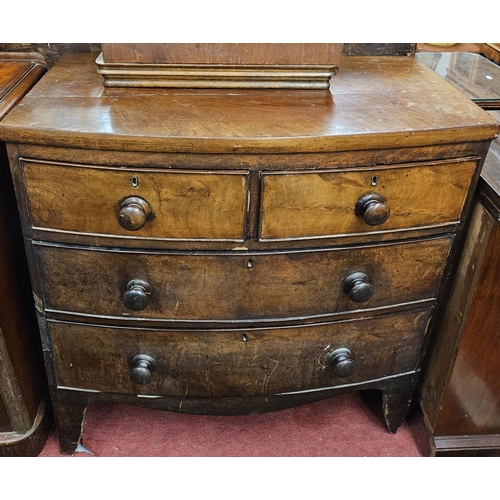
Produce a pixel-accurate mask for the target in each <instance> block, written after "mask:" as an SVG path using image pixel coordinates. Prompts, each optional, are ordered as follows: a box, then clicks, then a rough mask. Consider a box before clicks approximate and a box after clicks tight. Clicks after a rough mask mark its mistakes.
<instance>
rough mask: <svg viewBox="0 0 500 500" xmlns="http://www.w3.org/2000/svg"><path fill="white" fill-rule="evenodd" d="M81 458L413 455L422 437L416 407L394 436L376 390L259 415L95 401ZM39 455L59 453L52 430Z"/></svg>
mask: <svg viewBox="0 0 500 500" xmlns="http://www.w3.org/2000/svg"><path fill="white" fill-rule="evenodd" d="M83 445H84V447H85V448H86V449H87V450H88V451H82V452H79V453H75V456H85V457H92V456H97V457H420V456H429V454H430V447H429V435H428V432H427V430H426V427H425V424H424V422H423V417H422V414H421V413H420V410H419V409H418V407H417V408H416V409H415V408H412V410H411V411H410V413H409V416H408V417H407V419H406V421H405V422H403V425H402V426H401V427H400V429H399V430H398V432H397V433H396V434H390V433H389V432H388V431H387V429H386V427H385V424H384V422H383V416H382V406H381V398H380V393H379V392H378V391H370V392H368V391H367V392H365V393H354V394H346V395H342V396H338V397H336V398H331V399H328V400H324V401H318V402H316V403H312V404H308V405H304V406H300V407H296V408H292V409H288V410H282V411H279V412H273V413H267V414H262V415H244V416H231V417H221V416H207V415H187V414H181V413H172V412H164V411H160V410H150V409H144V408H139V407H135V406H128V405H118V404H95V405H91V406H90V407H89V408H88V409H87V412H86V415H85V420H84V431H83ZM40 456H41V457H55V456H61V455H60V453H59V447H58V443H57V438H56V434H55V433H54V432H52V433H51V435H50V436H49V439H48V441H47V443H46V445H45V447H44V449H43V450H42V453H41V454H40Z"/></svg>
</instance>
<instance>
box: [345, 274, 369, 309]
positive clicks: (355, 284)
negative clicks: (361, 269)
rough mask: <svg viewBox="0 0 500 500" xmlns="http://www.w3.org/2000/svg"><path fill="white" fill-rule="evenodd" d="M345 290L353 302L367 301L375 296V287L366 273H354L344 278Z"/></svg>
mask: <svg viewBox="0 0 500 500" xmlns="http://www.w3.org/2000/svg"><path fill="white" fill-rule="evenodd" d="M344 292H345V293H347V294H349V298H350V299H351V300H352V301H353V302H357V303H360V304H361V303H363V302H367V301H368V300H370V299H371V298H372V297H373V293H374V292H375V287H374V286H373V285H372V284H371V283H370V278H368V276H367V275H366V274H365V273H352V274H350V275H349V276H347V278H346V279H345V280H344Z"/></svg>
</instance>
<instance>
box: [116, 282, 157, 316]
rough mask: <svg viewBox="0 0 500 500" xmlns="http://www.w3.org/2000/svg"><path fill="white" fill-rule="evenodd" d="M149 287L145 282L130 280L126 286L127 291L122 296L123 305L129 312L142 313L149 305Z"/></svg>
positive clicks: (150, 290)
mask: <svg viewBox="0 0 500 500" xmlns="http://www.w3.org/2000/svg"><path fill="white" fill-rule="evenodd" d="M151 292H152V289H151V285H150V284H149V283H147V282H146V281H142V280H132V281H129V282H128V284H127V291H126V292H125V293H124V294H123V297H122V302H123V305H124V306H125V307H126V308H127V309H130V310H131V311H142V310H143V309H145V308H146V307H147V306H148V304H149V298H150V297H151Z"/></svg>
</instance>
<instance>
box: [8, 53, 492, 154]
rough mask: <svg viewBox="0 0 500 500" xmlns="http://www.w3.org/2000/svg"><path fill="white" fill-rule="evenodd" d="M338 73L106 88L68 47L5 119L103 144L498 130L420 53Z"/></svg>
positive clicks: (330, 141)
mask: <svg viewBox="0 0 500 500" xmlns="http://www.w3.org/2000/svg"><path fill="white" fill-rule="evenodd" d="M366 74H370V78H366ZM335 78H336V81H335V91H334V93H333V95H332V93H331V92H328V91H324V92H323V91H291V90H290V91H281V92H266V91H256V90H246V91H239V92H228V91H224V90H220V91H204V90H200V91H195V90H191V91H189V90H186V91H177V90H169V89H165V90H155V89H151V90H150V89H148V90H142V91H139V92H135V91H134V92H127V91H129V90H130V89H121V92H120V89H112V90H107V89H105V88H104V87H103V84H102V78H101V76H100V75H98V74H97V73H96V71H95V66H94V61H93V59H92V56H89V55H88V54H68V55H65V56H62V57H61V58H60V59H59V60H58V63H57V65H56V66H54V68H53V70H52V71H50V72H49V73H47V75H46V76H45V77H44V78H43V79H42V80H41V81H40V82H39V84H38V85H37V86H36V88H35V89H34V90H33V91H32V92H31V93H30V95H29V96H27V97H26V98H25V99H24V101H23V105H22V106H17V107H16V109H15V110H13V111H12V113H10V114H9V116H8V117H7V118H6V119H5V120H4V122H3V123H2V125H1V126H0V138H3V139H4V140H6V141H9V142H10V141H15V142H24V143H30V144H44V145H51V146H63V147H78V148H86V149H94V150H95V149H104V150H118V151H150V152H154V151H156V152H159V151H163V152H168V151H171V152H174V151H175V152H178V153H180V152H189V153H216V152H220V153H229V152H233V153H246V152H251V153H265V154H269V153H278V152H282V153H284V152H289V153H299V152H303V153H317V152H318V151H322V152H328V151H360V150H372V149H387V148H389V149H390V148H395V147H413V146H430V145H439V144H454V143H460V142H464V141H465V142H467V141H477V140H488V138H489V139H491V138H493V137H494V136H495V135H496V134H497V132H498V124H497V122H496V121H494V120H493V119H492V118H491V117H490V116H488V115H487V114H486V113H485V112H484V111H483V110H481V109H479V108H477V107H471V103H470V100H469V99H468V98H467V97H465V96H463V95H462V94H461V93H460V92H459V91H458V90H455V89H452V88H451V87H450V85H449V84H448V83H446V82H444V81H442V79H440V78H439V77H438V76H436V75H435V73H434V72H433V71H432V70H431V69H429V68H427V67H426V66H425V65H423V64H421V63H419V62H417V61H415V60H414V59H413V58H395V57H351V58H348V59H347V60H346V61H345V64H344V65H343V66H342V71H341V72H339V74H338V75H337V76H336V77H335ZM63 82H64V83H63ZM430 86H432V96H433V98H432V99H429V87H430ZM436 102H438V103H439V111H436V107H435V103H436ZM158 110H162V111H161V112H159V111H158ZM132 124H133V125H132ZM456 127H460V132H461V133H457V128H456Z"/></svg>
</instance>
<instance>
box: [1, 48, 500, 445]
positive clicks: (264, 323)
mask: <svg viewBox="0 0 500 500" xmlns="http://www.w3.org/2000/svg"><path fill="white" fill-rule="evenodd" d="M497 132H498V124H497V123H496V121H495V120H494V119H492V118H491V117H490V116H489V115H488V114H487V113H485V112H484V111H482V110H481V109H479V108H478V107H477V106H475V105H474V104H472V103H471V102H470V101H469V100H468V99H467V98H465V97H464V96H462V95H461V94H460V93H459V92H457V91H455V90H454V89H453V88H452V87H450V85H448V84H447V83H446V82H444V81H441V80H440V79H438V78H436V76H435V75H434V74H433V72H432V71H431V70H430V69H428V68H426V67H425V66H424V65H422V64H420V63H419V62H417V61H415V60H414V59H413V58H397V57H371V58H365V57H352V58H346V59H345V60H344V62H343V65H342V70H341V71H340V73H339V75H338V76H337V77H336V85H335V92H334V94H333V96H332V93H331V92H330V91H327V90H325V91H302V90H297V91H285V90H282V91H262V90H240V91H237V92H235V91H231V92H228V91H225V90H211V91H203V90H193V89H190V90H173V89H148V90H145V89H140V90H137V89H134V90H131V89H118V88H117V89H110V88H105V87H104V86H103V82H102V79H101V77H100V75H98V74H97V73H96V71H95V64H94V61H93V57H92V56H87V55H70V56H63V57H61V58H60V59H59V61H58V62H57V64H56V65H55V66H54V67H53V68H52V70H51V71H49V72H48V73H47V75H46V76H45V77H44V79H43V80H42V81H41V82H40V83H39V84H38V85H37V86H36V88H35V90H34V91H33V92H32V93H31V94H30V95H29V96H28V97H27V98H26V99H25V100H24V101H23V103H22V105H21V106H18V107H17V108H16V109H15V110H14V111H13V112H12V113H11V114H10V115H9V117H8V119H7V120H6V121H5V122H4V123H3V124H2V125H1V126H0V136H1V137H3V138H4V139H5V140H7V141H8V143H9V146H8V147H9V155H10V162H11V168H12V173H13V175H14V178H15V186H16V191H17V198H18V203H19V207H20V210H21V214H22V225H23V230H24V236H25V243H26V249H27V252H28V255H29V260H30V265H31V273H32V283H33V287H34V292H35V297H36V305H37V313H38V316H39V321H40V326H41V328H42V341H43V344H44V347H45V354H46V365H47V369H48V371H49V376H50V385H51V394H52V399H53V402H54V405H55V413H56V419H57V426H58V433H59V440H60V444H61V450H62V451H63V452H64V453H72V452H73V451H74V450H75V447H76V446H77V445H78V444H79V443H81V439H82V437H81V433H82V427H81V424H82V418H83V413H84V410H85V408H86V406H87V405H88V404H90V403H93V402H97V401H117V402H126V403H129V404H136V405H142V406H148V407H152V408H163V409H167V410H175V411H183V412H197V413H213V414H237V413H256V412H265V411H271V410H279V409H281V408H286V407H290V406H293V405H298V404H304V403H307V402H311V401H315V400H319V399H322V398H326V397H330V396H334V395H336V394H341V393H343V392H346V391H357V390H361V389H379V390H381V391H382V393H383V403H384V414H385V418H386V422H387V425H388V428H389V430H390V431H391V432H395V431H396V430H397V428H398V427H399V425H400V424H401V422H402V420H403V418H404V416H405V414H406V412H407V409H408V405H409V403H410V401H411V398H412V395H413V392H414V389H415V384H416V382H417V379H418V376H419V372H420V367H421V363H422V357H423V354H424V352H425V348H426V345H427V342H428V339H429V335H430V332H431V329H432V325H433V321H434V318H435V313H436V310H437V309H438V308H439V306H440V304H441V303H442V299H443V296H444V293H445V291H446V287H447V285H448V278H449V277H450V276H452V274H453V270H454V262H455V260H456V257H457V249H458V246H457V241H458V239H459V237H460V235H461V232H462V228H463V227H464V222H465V221H466V220H467V217H468V214H469V211H470V206H471V201H472V196H471V193H472V192H473V189H474V187H475V185H476V183H477V180H478V177H479V172H480V168H481V166H482V163H483V161H484V158H485V156H486V153H487V151H488V147H489V144H490V141H491V140H492V139H493V138H494V137H495V136H496V134H497Z"/></svg>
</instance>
